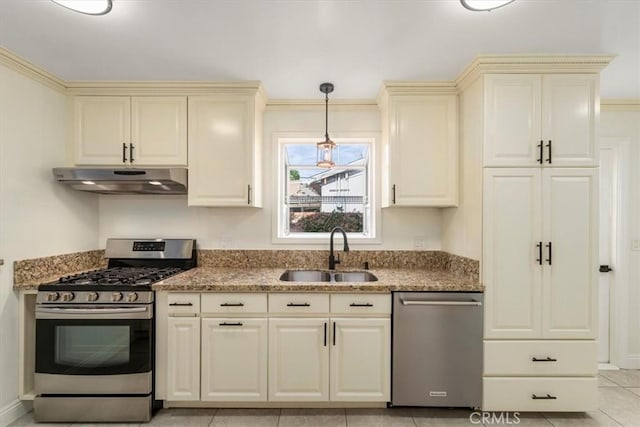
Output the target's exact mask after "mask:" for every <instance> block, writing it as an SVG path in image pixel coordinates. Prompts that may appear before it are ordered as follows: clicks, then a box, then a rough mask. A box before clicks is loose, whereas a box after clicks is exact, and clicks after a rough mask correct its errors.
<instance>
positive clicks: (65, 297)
mask: <svg viewBox="0 0 640 427" xmlns="http://www.w3.org/2000/svg"><path fill="white" fill-rule="evenodd" d="M75 297H76V295H75V294H74V293H73V292H64V293H63V294H62V301H73V299H74V298H75Z"/></svg>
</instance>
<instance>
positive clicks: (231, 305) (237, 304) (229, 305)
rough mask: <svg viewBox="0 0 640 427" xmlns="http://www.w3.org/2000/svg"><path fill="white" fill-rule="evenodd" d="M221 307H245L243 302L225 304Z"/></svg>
mask: <svg viewBox="0 0 640 427" xmlns="http://www.w3.org/2000/svg"><path fill="white" fill-rule="evenodd" d="M220 307H244V304H243V303H241V302H223V303H222V304H220Z"/></svg>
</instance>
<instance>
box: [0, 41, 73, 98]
mask: <svg viewBox="0 0 640 427" xmlns="http://www.w3.org/2000/svg"><path fill="white" fill-rule="evenodd" d="M0 64H2V65H5V66H6V67H8V68H10V69H12V70H14V71H17V72H18V73H20V74H22V75H25V76H27V77H30V78H32V79H33V80H36V81H38V82H40V83H42V84H44V85H46V86H48V87H50V88H51V89H55V90H57V91H58V92H63V93H65V92H66V89H67V87H66V85H65V82H64V80H62V79H60V78H58V77H56V76H54V75H53V74H51V73H50V72H48V71H46V70H45V69H43V68H40V67H38V66H37V65H35V64H33V63H31V62H29V61H27V60H26V59H22V58H21V57H20V56H18V55H17V54H16V53H14V52H13V51H11V50H9V49H7V48H5V47H2V46H0Z"/></svg>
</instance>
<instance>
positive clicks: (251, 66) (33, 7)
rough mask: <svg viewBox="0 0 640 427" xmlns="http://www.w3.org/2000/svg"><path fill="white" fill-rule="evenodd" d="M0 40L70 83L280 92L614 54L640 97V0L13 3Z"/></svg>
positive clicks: (616, 67)
mask: <svg viewBox="0 0 640 427" xmlns="http://www.w3.org/2000/svg"><path fill="white" fill-rule="evenodd" d="M0 46H3V47H5V48H8V49H10V50H12V51H14V52H15V53H17V54H18V55H19V56H21V57H22V58H24V59H27V60H28V61H31V62H32V63H34V64H36V65H38V66H40V67H42V68H44V69H45V70H47V71H49V72H51V73H53V74H54V75H56V76H58V77H60V78H62V79H64V80H70V81H76V80H129V81H131V80H181V81H189V80H210V81H224V80H261V81H262V82H263V84H264V86H265V88H266V91H267V94H268V95H269V97H270V98H322V97H323V94H322V93H320V91H319V90H318V85H319V83H321V82H324V81H329V82H333V83H334V84H335V86H336V89H335V91H334V93H333V94H332V97H333V98H352V99H370V98H374V97H375V96H376V95H377V92H378V90H379V88H380V85H381V82H382V81H383V80H413V79H420V80H452V79H454V78H455V77H456V75H457V74H458V73H459V72H460V71H462V69H463V68H464V67H465V66H466V65H468V64H469V63H470V62H471V60H472V59H473V57H474V56H475V55H477V54H483V53H484V54H503V53H504V54H509V53H520V54H526V53H559V54H560V53H582V54H591V53H605V54H616V55H617V57H616V59H615V60H614V61H613V62H612V63H611V64H610V65H609V66H608V67H607V68H606V69H605V70H604V71H603V73H602V84H601V92H602V97H606V98H640V0H516V1H515V2H514V3H512V4H511V5H509V6H506V7H504V8H501V9H497V10H494V11H492V12H471V11H469V10H466V9H464V8H463V7H462V6H461V5H460V3H459V1H458V0H235V1H234V0H113V10H112V12H111V13H109V14H108V15H105V16H89V15H82V14H79V13H75V12H72V11H70V10H68V9H65V8H63V7H60V6H58V5H56V4H54V3H53V2H51V1H50V0H0Z"/></svg>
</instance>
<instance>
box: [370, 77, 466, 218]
mask: <svg viewBox="0 0 640 427" xmlns="http://www.w3.org/2000/svg"><path fill="white" fill-rule="evenodd" d="M379 104H380V107H381V111H382V165H383V166H382V181H383V184H382V206H383V207H389V206H457V204H458V103H457V95H455V93H452V94H434V93H429V91H428V90H426V89H424V88H406V87H404V86H401V87H396V86H395V85H393V84H392V83H388V84H386V85H385V87H384V88H383V91H382V93H381V96H380V98H379Z"/></svg>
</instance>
